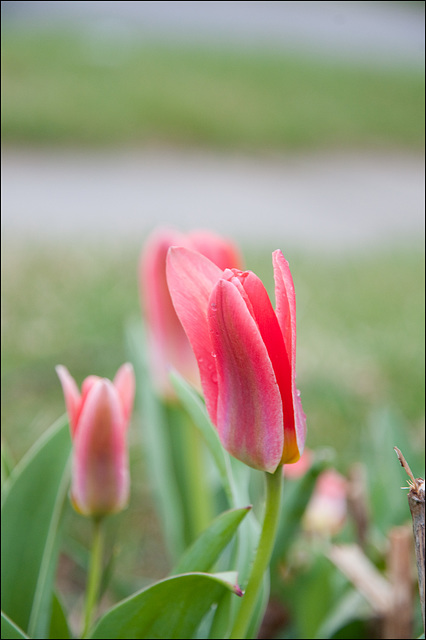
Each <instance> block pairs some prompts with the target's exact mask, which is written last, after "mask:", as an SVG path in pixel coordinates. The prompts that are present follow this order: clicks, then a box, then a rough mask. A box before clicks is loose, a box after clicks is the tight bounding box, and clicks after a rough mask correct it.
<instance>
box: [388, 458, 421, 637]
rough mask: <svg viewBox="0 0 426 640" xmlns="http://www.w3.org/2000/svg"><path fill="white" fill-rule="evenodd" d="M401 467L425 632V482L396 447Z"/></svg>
mask: <svg viewBox="0 0 426 640" xmlns="http://www.w3.org/2000/svg"><path fill="white" fill-rule="evenodd" d="M394 449H395V452H396V455H397V456H398V460H399V462H400V464H401V467H403V468H404V469H405V471H406V472H407V474H408V476H409V478H410V480H409V481H408V485H409V487H410V490H409V492H408V506H409V507H410V511H411V517H412V519H413V533H414V544H415V548H416V560H417V573H418V577H419V592H420V604H421V608H422V618H423V631H424V630H425V481H424V480H423V478H415V477H414V476H413V473H412V471H411V469H410V467H409V466H408V463H407V461H406V459H405V458H404V456H403V455H402V453H401V451H400V450H399V449H398V447H394Z"/></svg>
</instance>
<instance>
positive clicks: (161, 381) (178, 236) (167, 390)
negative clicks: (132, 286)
mask: <svg viewBox="0 0 426 640" xmlns="http://www.w3.org/2000/svg"><path fill="white" fill-rule="evenodd" d="M173 245H179V246H182V247H187V248H188V249H193V250H194V251H198V252H199V253H202V254H203V255H204V256H207V258H209V260H211V261H212V262H214V263H215V264H216V265H218V266H219V267H220V268H221V269H225V268H226V267H229V268H231V267H237V268H240V267H241V266H242V261H241V257H240V254H239V252H238V249H237V248H236V247H235V245H234V244H233V243H231V242H230V241H229V240H226V239H224V238H222V237H220V236H218V235H216V234H214V233H212V232H211V231H193V232H191V233H188V234H183V233H180V232H179V231H175V230H174V229H166V228H163V229H157V230H156V231H154V232H153V233H152V234H151V236H150V237H149V238H148V240H147V242H146V243H145V246H144V250H143V252H142V255H141V260H140V266H139V286H140V296H141V301H142V307H143V310H144V313H145V316H146V320H147V329H148V337H149V348H150V360H151V366H152V371H153V375H154V379H155V383H156V386H157V388H158V389H159V390H160V391H161V393H162V394H163V395H165V396H167V397H173V395H174V392H173V389H172V387H171V385H170V381H169V371H170V368H171V367H173V368H175V369H176V370H177V371H179V372H180V373H181V375H182V376H183V377H184V378H186V379H187V380H188V381H189V382H191V383H192V384H193V385H195V386H199V385H200V378H199V374H198V367H197V362H196V360H195V357H194V354H193V351H192V349H191V346H190V344H189V342H188V339H187V337H186V334H185V331H184V330H183V328H182V325H181V323H180V321H179V319H178V317H177V315H176V312H175V309H174V307H173V303H172V300H171V298H170V293H169V289H168V286H167V280H166V256H167V251H168V250H169V248H170V247H171V246H173Z"/></svg>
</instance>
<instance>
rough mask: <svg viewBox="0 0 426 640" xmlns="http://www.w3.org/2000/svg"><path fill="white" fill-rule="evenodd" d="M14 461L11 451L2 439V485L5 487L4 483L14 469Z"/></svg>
mask: <svg viewBox="0 0 426 640" xmlns="http://www.w3.org/2000/svg"><path fill="white" fill-rule="evenodd" d="M13 466H14V465H13V461H12V456H11V455H10V453H9V450H8V449H7V447H6V445H5V443H4V442H3V440H2V443H1V486H2V489H3V485H4V483H5V482H6V480H7V479H8V477H9V476H10V474H11V473H12V469H13Z"/></svg>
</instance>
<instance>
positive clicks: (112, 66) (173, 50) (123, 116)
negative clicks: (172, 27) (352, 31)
mask: <svg viewBox="0 0 426 640" xmlns="http://www.w3.org/2000/svg"><path fill="white" fill-rule="evenodd" d="M2 49H3V56H2V87H3V103H2V112H3V113H2V137H3V142H4V143H12V142H13V143H25V144H28V143H37V144H50V145H52V144H54V145H64V144H71V145H93V144H95V145H114V144H115V145H116V144H125V145H132V146H138V145H141V144H146V143H155V144H158V143H163V144H168V145H170V144H172V145H208V146H211V145H213V146H215V147H219V148H225V149H229V148H231V149H235V148H237V149H242V150H245V151H259V150H260V151H262V150H275V151H277V150H279V151H283V150H294V149H301V148H302V149H303V148H304V149H306V148H313V147H314V148H315V147H326V148H328V149H330V148H336V147H337V148H339V147H340V148H341V147H343V148H347V147H348V146H352V147H355V148H363V147H377V146H383V147H388V148H395V147H405V148H411V149H421V148H422V145H423V137H424V118H423V117H422V115H423V113H424V75H423V72H422V70H421V69H416V68H411V67H402V68H398V67H396V68H395V67H394V66H390V67H389V68H374V67H373V66H371V65H368V64H367V63H364V64H363V63H360V62H358V63H356V62H353V61H352V62H348V61H346V62H342V61H340V60H338V59H335V60H325V59H322V58H320V57H318V58H316V59H315V58H313V57H309V56H306V55H305V56H303V55H301V54H297V53H292V54H290V53H285V52H282V51H273V50H268V49H266V50H265V49H259V48H247V47H246V48H241V47H240V48H237V47H234V48H233V47H232V46H231V45H229V44H228V45H225V46H224V47H220V48H218V47H211V46H210V47H209V46H204V47H203V46H201V45H197V46H196V45H190V44H186V45H185V44H181V45H174V46H173V45H170V44H169V45H168V44H165V43H162V44H159V43H155V42H151V43H150V42H149V40H148V43H146V41H144V42H143V43H140V42H139V40H138V39H136V38H130V39H127V38H120V37H111V35H110V34H108V33H106V34H105V33H104V34H103V33H102V31H100V32H98V33H97V32H94V31H90V30H86V31H84V30H80V31H78V32H76V31H75V30H74V31H72V30H63V27H62V30H61V29H59V28H56V29H55V30H48V31H46V30H43V29H37V30H30V29H28V28H27V29H24V28H22V27H21V28H20V29H18V28H17V27H15V28H11V27H9V28H7V27H6V28H4V29H3V35H2Z"/></svg>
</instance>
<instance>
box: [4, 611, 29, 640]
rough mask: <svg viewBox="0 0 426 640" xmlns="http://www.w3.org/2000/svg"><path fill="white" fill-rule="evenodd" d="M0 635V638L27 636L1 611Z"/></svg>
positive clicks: (5, 639)
mask: <svg viewBox="0 0 426 640" xmlns="http://www.w3.org/2000/svg"><path fill="white" fill-rule="evenodd" d="M1 637H2V640H3V638H4V640H14V639H15V638H28V637H29V636H27V635H26V634H25V633H24V632H23V631H22V629H20V628H19V627H18V625H16V624H15V623H14V622H13V620H11V619H10V618H9V617H8V616H7V615H6V614H5V613H3V611H2V612H1Z"/></svg>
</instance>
